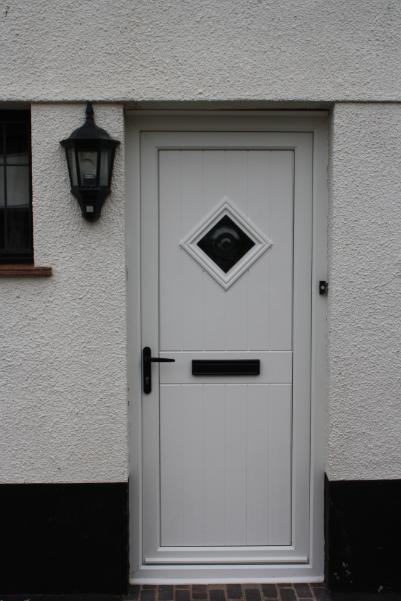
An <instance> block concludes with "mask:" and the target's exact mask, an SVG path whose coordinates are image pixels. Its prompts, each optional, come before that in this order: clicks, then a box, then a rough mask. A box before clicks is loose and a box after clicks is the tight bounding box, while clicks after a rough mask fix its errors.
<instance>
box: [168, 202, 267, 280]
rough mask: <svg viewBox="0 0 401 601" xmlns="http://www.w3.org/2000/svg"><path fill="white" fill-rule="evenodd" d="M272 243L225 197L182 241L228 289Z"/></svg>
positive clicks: (196, 258) (202, 265) (189, 251)
mask: <svg viewBox="0 0 401 601" xmlns="http://www.w3.org/2000/svg"><path fill="white" fill-rule="evenodd" d="M272 244H273V243H272V241H271V240H269V239H268V238H267V237H266V236H265V235H264V234H262V232H261V231H260V230H259V229H258V228H257V227H256V226H255V225H254V224H253V223H251V221H250V220H249V219H248V218H247V217H246V216H245V215H244V214H243V213H242V212H241V211H239V209H237V208H236V207H235V206H234V205H233V203H232V201H231V200H230V199H229V198H227V197H226V196H225V197H224V198H223V199H222V201H221V202H220V204H219V205H218V206H217V208H215V209H214V210H213V211H212V212H211V213H209V215H207V216H206V217H205V218H204V219H202V221H201V222H200V223H199V224H198V225H197V226H196V227H195V228H194V229H193V230H192V231H191V232H190V233H189V234H188V235H187V236H186V237H185V238H184V239H183V240H182V241H181V242H180V246H181V247H182V248H183V249H184V250H185V251H186V252H187V253H188V254H189V255H190V256H191V257H192V258H193V259H195V261H196V262H197V263H199V265H200V266H201V267H202V268H203V269H205V271H207V272H208V273H209V275H211V276H212V278H214V279H215V280H216V282H217V283H218V284H220V286H222V287H223V288H224V289H225V290H228V289H229V288H230V286H232V284H234V282H236V281H237V280H238V278H239V277H240V276H241V275H242V274H243V273H244V272H245V271H247V270H248V269H249V268H250V267H251V265H253V264H254V263H255V261H257V260H258V259H259V257H261V256H262V255H263V253H264V252H266V250H267V249H268V248H270V247H271V246H272ZM213 257H214V258H213Z"/></svg>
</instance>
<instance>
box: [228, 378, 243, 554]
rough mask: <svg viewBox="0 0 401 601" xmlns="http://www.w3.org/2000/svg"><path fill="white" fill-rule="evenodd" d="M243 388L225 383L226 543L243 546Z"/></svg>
mask: <svg viewBox="0 0 401 601" xmlns="http://www.w3.org/2000/svg"><path fill="white" fill-rule="evenodd" d="M246 389H247V387H246V385H233V386H228V385H227V386H225V390H226V400H225V415H226V424H227V425H226V444H225V456H226V473H225V487H226V507H225V522H226V523H225V538H224V544H226V545H243V544H245V540H246V521H245V515H246V512H245V508H246V437H245V436H244V424H246V412H247V402H246Z"/></svg>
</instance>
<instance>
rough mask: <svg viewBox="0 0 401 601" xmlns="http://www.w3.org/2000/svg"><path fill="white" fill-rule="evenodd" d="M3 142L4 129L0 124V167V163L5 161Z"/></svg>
mask: <svg viewBox="0 0 401 601" xmlns="http://www.w3.org/2000/svg"><path fill="white" fill-rule="evenodd" d="M3 140H4V127H3V125H2V124H1V123H0V165H1V164H2V163H4V161H5V156H4V145H3Z"/></svg>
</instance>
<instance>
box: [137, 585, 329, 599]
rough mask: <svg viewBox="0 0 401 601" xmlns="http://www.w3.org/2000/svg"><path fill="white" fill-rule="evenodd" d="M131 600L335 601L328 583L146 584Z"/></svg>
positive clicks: (140, 587)
mask: <svg viewBox="0 0 401 601" xmlns="http://www.w3.org/2000/svg"><path fill="white" fill-rule="evenodd" d="M126 599H127V601H192V600H194V601H331V597H330V594H329V592H328V590H327V588H326V587H325V585H324V584H211V585H200V584H197V585H177V586H168V585H160V586H156V585H143V586H132V587H130V591H129V594H128V595H127V597H126Z"/></svg>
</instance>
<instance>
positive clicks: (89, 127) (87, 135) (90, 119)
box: [60, 102, 120, 146]
mask: <svg viewBox="0 0 401 601" xmlns="http://www.w3.org/2000/svg"><path fill="white" fill-rule="evenodd" d="M85 115H86V118H85V122H84V123H83V125H81V127H78V128H77V129H75V130H74V131H73V132H72V134H71V135H70V137H69V138H66V139H65V140H62V141H61V142H60V143H61V144H62V145H63V146H66V145H68V144H70V143H71V142H73V141H75V140H81V141H86V140H87V141H90V140H103V141H108V142H112V143H113V144H115V145H116V146H117V145H118V144H120V142H119V140H114V139H113V138H112V137H111V136H110V135H109V134H108V133H107V131H106V130H105V129H102V128H101V127H98V126H97V125H96V123H95V117H94V111H93V106H92V103H91V102H88V103H87V105H86V109H85Z"/></svg>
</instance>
